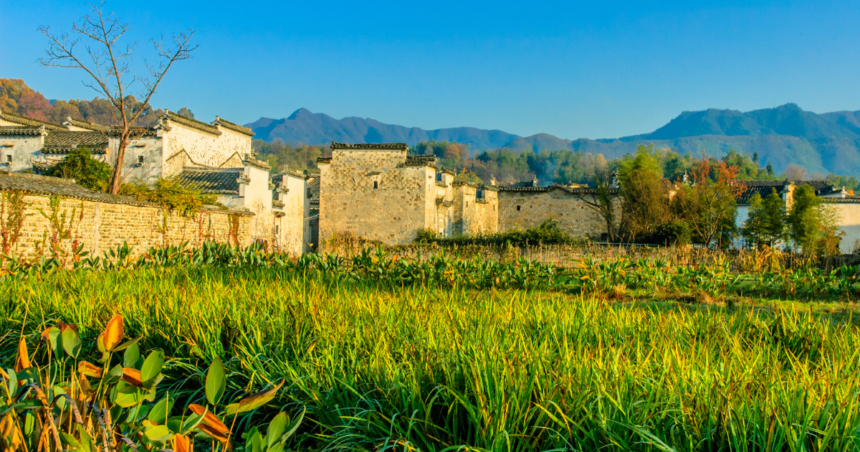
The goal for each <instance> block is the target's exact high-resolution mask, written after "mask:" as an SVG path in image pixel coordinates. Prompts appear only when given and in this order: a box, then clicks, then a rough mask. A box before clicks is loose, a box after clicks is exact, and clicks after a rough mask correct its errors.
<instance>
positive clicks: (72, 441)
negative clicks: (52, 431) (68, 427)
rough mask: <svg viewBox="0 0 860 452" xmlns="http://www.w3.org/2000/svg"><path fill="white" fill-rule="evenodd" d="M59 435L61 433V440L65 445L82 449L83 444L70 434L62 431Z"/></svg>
mask: <svg viewBox="0 0 860 452" xmlns="http://www.w3.org/2000/svg"><path fill="white" fill-rule="evenodd" d="M59 433H60V439H62V440H63V443H64V444H65V445H67V446H71V447H69V448H79V447H81V443H79V442H78V440H77V439H76V438H75V437H74V436H72V435H69V434H68V433H66V432H64V431H60V432H59Z"/></svg>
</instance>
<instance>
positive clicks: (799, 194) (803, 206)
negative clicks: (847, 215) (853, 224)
mask: <svg viewBox="0 0 860 452" xmlns="http://www.w3.org/2000/svg"><path fill="white" fill-rule="evenodd" d="M793 197H794V202H793V203H792V206H791V209H790V211H789V213H788V220H787V223H788V230H789V234H790V236H791V239H792V240H793V241H794V243H795V244H796V245H797V246H798V247H800V248H801V250H802V251H803V253H805V254H808V255H815V256H821V255H823V254H835V253H838V251H839V241H840V237H841V235H842V234H841V233H840V232H839V230H838V228H837V226H836V220H837V218H836V212H835V211H834V210H833V209H829V208H828V207H829V206H825V205H822V200H821V198H819V197H818V196H816V195H815V189H813V188H812V187H810V186H809V185H801V186H800V187H797V188H796V189H795V190H794V193H793Z"/></svg>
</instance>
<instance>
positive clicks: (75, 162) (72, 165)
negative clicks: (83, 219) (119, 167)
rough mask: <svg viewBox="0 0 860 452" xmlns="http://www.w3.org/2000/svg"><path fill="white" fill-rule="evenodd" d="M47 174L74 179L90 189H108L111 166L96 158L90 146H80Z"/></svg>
mask: <svg viewBox="0 0 860 452" xmlns="http://www.w3.org/2000/svg"><path fill="white" fill-rule="evenodd" d="M47 175H48V176H54V177H62V178H64V179H74V180H75V182H76V183H77V184H78V185H80V186H81V187H84V188H89V189H90V190H98V191H107V188H108V184H109V183H110V177H111V167H110V165H108V164H107V163H104V162H101V161H98V160H96V159H94V158H93V157H92V151H90V149H89V148H88V147H85V146H80V147H77V148H75V149H74V150H72V152H71V153H70V154H69V155H67V156H66V157H65V158H64V159H63V160H62V161H61V162H60V163H58V164H56V165H55V166H54V167H53V168H51V169H49V170H48V171H47Z"/></svg>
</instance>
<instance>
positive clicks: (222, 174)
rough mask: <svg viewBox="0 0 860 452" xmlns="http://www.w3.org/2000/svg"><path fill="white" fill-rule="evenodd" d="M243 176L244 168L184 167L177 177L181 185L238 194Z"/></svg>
mask: <svg viewBox="0 0 860 452" xmlns="http://www.w3.org/2000/svg"><path fill="white" fill-rule="evenodd" d="M241 176H242V168H224V169H204V168H184V169H183V170H182V172H181V173H179V176H177V179H178V180H179V184H180V185H182V186H184V187H193V188H196V189H197V190H200V191H201V192H202V193H211V194H220V195H238V194H239V178H240V177H241Z"/></svg>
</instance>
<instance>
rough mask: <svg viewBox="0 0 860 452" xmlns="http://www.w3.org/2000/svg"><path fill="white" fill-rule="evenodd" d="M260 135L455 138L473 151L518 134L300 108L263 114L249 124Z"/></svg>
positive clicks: (318, 140)
mask: <svg viewBox="0 0 860 452" xmlns="http://www.w3.org/2000/svg"><path fill="white" fill-rule="evenodd" d="M246 126H247V127H250V128H251V129H252V130H253V131H254V133H256V134H257V137H259V138H260V139H263V140H266V141H274V140H281V141H283V142H284V143H287V144H298V143H305V144H324V143H330V142H332V141H337V142H341V143H350V144H355V143H370V142H375V143H379V142H398V143H407V144H409V145H410V146H414V145H416V144H418V143H419V142H421V141H429V140H437V141H452V142H457V143H461V144H466V145H469V148H470V149H471V150H472V151H473V152H477V151H481V150H483V149H495V148H499V147H502V146H504V145H505V144H507V143H509V142H510V141H511V140H514V139H516V138H519V136H517V135H514V134H511V133H507V132H503V131H501V130H483V129H476V128H472V127H454V128H448V129H435V130H424V129H421V128H418V127H403V126H398V125H392V124H383V123H381V122H379V121H376V120H374V119H370V118H360V117H356V116H350V117H346V118H343V119H334V118H332V117H331V116H328V115H326V114H322V113H313V112H311V111H310V110H308V109H306V108H299V109H298V110H296V111H294V112H293V113H292V114H291V115H290V116H289V117H287V118H283V119H276V120H272V119H268V118H260V119H259V120H257V121H254V122H253V123H251V124H247V125H246Z"/></svg>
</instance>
